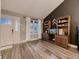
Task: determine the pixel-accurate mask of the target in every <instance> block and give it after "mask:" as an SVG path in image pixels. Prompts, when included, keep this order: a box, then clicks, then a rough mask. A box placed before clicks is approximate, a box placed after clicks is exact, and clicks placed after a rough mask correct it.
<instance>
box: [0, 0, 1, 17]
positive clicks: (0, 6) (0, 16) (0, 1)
mask: <svg viewBox="0 0 79 59" xmlns="http://www.w3.org/2000/svg"><path fill="white" fill-rule="evenodd" d="M0 18H1V0H0Z"/></svg>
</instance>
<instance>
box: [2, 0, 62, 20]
mask: <svg viewBox="0 0 79 59" xmlns="http://www.w3.org/2000/svg"><path fill="white" fill-rule="evenodd" d="M63 1H64V0H2V1H1V7H2V9H5V10H9V11H12V12H16V13H19V14H23V15H25V16H28V17H33V18H34V17H35V18H40V19H43V18H45V17H46V16H47V15H49V13H51V12H52V11H53V10H54V9H55V8H57V7H58V6H59V5H60V4H61V3H62V2H63Z"/></svg>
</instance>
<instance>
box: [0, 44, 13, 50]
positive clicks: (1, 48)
mask: <svg viewBox="0 0 79 59" xmlns="http://www.w3.org/2000/svg"><path fill="white" fill-rule="evenodd" d="M10 48H12V45H10V46H4V47H0V51H2V50H5V49H10Z"/></svg>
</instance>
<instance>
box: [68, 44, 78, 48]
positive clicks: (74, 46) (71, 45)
mask: <svg viewBox="0 0 79 59" xmlns="http://www.w3.org/2000/svg"><path fill="white" fill-rule="evenodd" d="M68 46H69V47H72V48H77V46H76V45H73V44H68Z"/></svg>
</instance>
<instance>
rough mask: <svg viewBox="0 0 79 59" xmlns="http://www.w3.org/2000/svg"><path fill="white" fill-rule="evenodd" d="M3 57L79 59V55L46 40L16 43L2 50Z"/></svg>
mask: <svg viewBox="0 0 79 59" xmlns="http://www.w3.org/2000/svg"><path fill="white" fill-rule="evenodd" d="M1 53H2V59H79V55H78V54H76V53H74V52H71V51H69V50H67V49H64V48H62V47H59V46H57V45H55V44H51V43H49V42H46V41H41V40H40V41H33V42H28V43H23V44H18V45H14V46H13V48H12V49H7V50H4V51H2V52H1Z"/></svg>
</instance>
